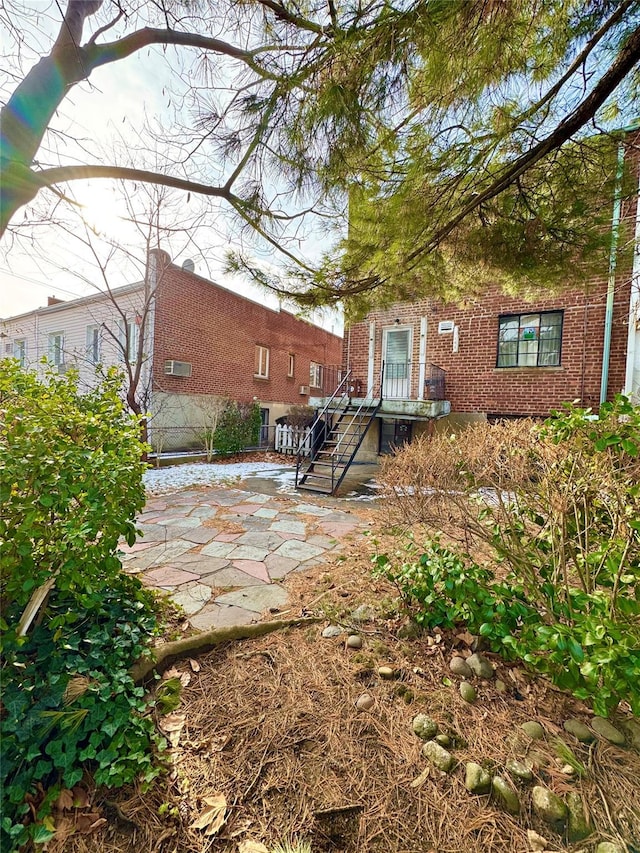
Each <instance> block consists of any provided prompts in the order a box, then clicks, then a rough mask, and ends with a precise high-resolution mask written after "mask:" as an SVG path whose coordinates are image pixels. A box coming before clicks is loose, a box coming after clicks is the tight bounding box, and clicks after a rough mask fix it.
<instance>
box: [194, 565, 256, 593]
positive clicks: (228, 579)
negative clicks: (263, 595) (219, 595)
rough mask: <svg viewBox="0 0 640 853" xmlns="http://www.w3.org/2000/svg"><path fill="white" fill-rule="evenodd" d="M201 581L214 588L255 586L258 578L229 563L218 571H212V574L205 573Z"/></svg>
mask: <svg viewBox="0 0 640 853" xmlns="http://www.w3.org/2000/svg"><path fill="white" fill-rule="evenodd" d="M200 581H201V583H206V584H207V586H210V587H213V588H214V589H231V588H233V587H245V586H255V583H256V579H255V578H254V577H253V576H252V575H248V574H247V573H246V572H243V571H241V569H236V568H235V567H234V566H232V565H228V566H227V567H226V568H224V569H220V570H219V571H217V572H212V573H211V574H210V575H203V576H202V577H201V578H200Z"/></svg>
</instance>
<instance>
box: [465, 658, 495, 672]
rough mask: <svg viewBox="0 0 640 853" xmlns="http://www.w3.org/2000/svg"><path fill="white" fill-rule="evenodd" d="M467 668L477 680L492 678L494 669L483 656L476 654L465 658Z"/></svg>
mask: <svg viewBox="0 0 640 853" xmlns="http://www.w3.org/2000/svg"><path fill="white" fill-rule="evenodd" d="M467 666H468V667H470V669H471V670H472V672H473V673H474V674H475V675H477V676H478V678H493V673H494V671H495V670H494V668H493V666H492V665H491V664H490V663H489V661H488V660H487V659H486V657H485V656H484V655H481V654H480V653H479V652H476V653H475V654H474V655H471V657H470V658H467Z"/></svg>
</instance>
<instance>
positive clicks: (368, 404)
mask: <svg viewBox="0 0 640 853" xmlns="http://www.w3.org/2000/svg"><path fill="white" fill-rule="evenodd" d="M383 382H384V361H383V362H382V365H381V367H380V376H379V383H380V384H379V391H380V396H379V398H378V400H377V402H376V397H375V394H372V396H371V397H365V398H364V399H363V401H362V402H361V403H360V405H359V406H358V408H357V409H356V411H355V412H354V413H353V416H352V417H351V419H350V420H349V422H348V424H347V426H346V428H345V430H344V432H343V433H342V435H341V436H340V438H339V439H338V441H337V442H336V446H335V447H334V449H333V450H332V451H331V494H333V492H334V490H335V489H337V488H338V486H339V485H340V483H341V482H342V480H343V478H344V476H345V474H346V472H347V470H348V469H349V467H350V465H351V463H352V462H353V460H354V458H355V455H356V453H357V452H358V448H359V447H360V444H361V443H362V441H363V439H364V437H365V435H366V434H367V432H368V431H369V427H370V426H371V423H372V422H373V418H374V417H375V415H376V413H377V412H378V411H379V410H380V407H381V406H382V388H383ZM373 390H374V389H372V391H373ZM372 409H373V411H371V410H372ZM363 410H366V413H367V415H368V420H367V423H366V426H365V429H364V432H361V431H360V430H361V428H362V422H363V420H364V412H363ZM356 420H357V421H358V431H357V432H355V433H349V429H350V428H351V427H352V426H353V425H354V424H355V423H356ZM347 437H348V438H349V441H347V442H346V447H345V448H344V452H342V451H341V450H340V445H341V443H342V441H343V439H345V438H347ZM354 439H355V441H354ZM349 450H350V451H351V452H350V453H349ZM347 454H349V459H348V460H347V462H346V464H345V462H344V459H345V457H346V456H347ZM341 466H344V467H343V470H342V473H341V474H340V477H339V479H338V480H337V481H336V470H337V469H338V468H340V467H341Z"/></svg>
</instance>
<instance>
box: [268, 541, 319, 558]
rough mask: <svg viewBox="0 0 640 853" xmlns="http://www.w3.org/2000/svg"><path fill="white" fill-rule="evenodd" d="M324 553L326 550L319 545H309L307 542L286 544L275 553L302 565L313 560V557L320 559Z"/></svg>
mask: <svg viewBox="0 0 640 853" xmlns="http://www.w3.org/2000/svg"><path fill="white" fill-rule="evenodd" d="M323 552H324V549H323V548H319V547H318V546H317V545H309V544H308V543H307V542H296V541H289V542H284V543H283V544H282V545H281V546H280V547H279V548H278V549H277V550H276V551H275V552H274V553H275V554H277V555H278V556H279V557H290V558H291V559H293V560H298V562H300V563H302V562H304V561H305V560H311V559H312V558H313V557H319V556H320V554H322V553H323Z"/></svg>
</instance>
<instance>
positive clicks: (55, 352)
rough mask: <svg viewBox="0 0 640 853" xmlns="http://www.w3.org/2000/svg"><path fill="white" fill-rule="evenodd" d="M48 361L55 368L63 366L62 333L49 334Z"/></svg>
mask: <svg viewBox="0 0 640 853" xmlns="http://www.w3.org/2000/svg"><path fill="white" fill-rule="evenodd" d="M49 361H50V362H51V364H54V365H55V366H56V367H59V366H60V365H61V364H64V332H51V333H50V334H49Z"/></svg>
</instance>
